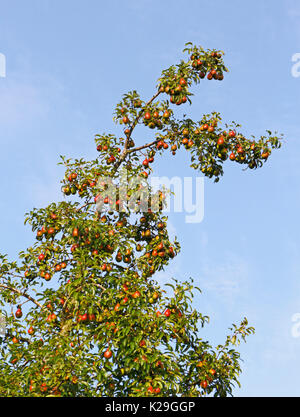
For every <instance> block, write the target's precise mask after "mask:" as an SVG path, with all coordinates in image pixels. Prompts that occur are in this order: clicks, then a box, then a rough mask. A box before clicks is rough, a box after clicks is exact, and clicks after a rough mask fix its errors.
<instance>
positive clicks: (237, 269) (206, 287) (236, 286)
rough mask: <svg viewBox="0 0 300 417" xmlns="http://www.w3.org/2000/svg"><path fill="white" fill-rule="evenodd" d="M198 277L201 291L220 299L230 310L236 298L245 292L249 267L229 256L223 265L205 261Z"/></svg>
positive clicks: (240, 260)
mask: <svg viewBox="0 0 300 417" xmlns="http://www.w3.org/2000/svg"><path fill="white" fill-rule="evenodd" d="M199 276H200V287H201V288H202V290H203V291H204V292H205V293H211V294H213V295H214V296H215V297H217V298H221V299H222V303H223V304H224V303H225V304H226V305H227V307H230V308H231V307H232V306H234V305H235V302H236V300H237V298H238V297H239V296H240V295H241V294H246V292H247V287H248V277H249V267H248V265H247V263H246V262H245V261H244V260H243V259H240V258H238V257H237V256H236V255H233V254H230V255H228V256H227V260H226V261H225V262H223V263H218V264H216V263H215V262H214V261H212V260H207V261H205V263H204V265H203V266H202V267H200V273H199Z"/></svg>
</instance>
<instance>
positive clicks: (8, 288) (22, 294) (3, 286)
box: [0, 284, 46, 310]
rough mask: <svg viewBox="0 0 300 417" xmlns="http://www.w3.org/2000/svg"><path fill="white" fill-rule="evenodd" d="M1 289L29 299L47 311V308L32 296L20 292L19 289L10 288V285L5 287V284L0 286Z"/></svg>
mask: <svg viewBox="0 0 300 417" xmlns="http://www.w3.org/2000/svg"><path fill="white" fill-rule="evenodd" d="M0 288H4V289H6V290H9V291H12V292H15V293H16V294H19V295H21V296H22V297H25V298H27V300H30V301H32V302H33V303H34V304H35V305H37V306H38V307H40V308H41V309H42V310H46V309H45V307H44V306H43V305H42V304H40V303H39V302H38V301H36V300H35V299H34V298H33V297H31V295H29V294H26V293H25V292H22V291H21V290H18V289H17V288H14V287H9V286H8V285H5V284H0Z"/></svg>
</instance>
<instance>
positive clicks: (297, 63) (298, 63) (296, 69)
mask: <svg viewBox="0 0 300 417" xmlns="http://www.w3.org/2000/svg"><path fill="white" fill-rule="evenodd" d="M292 62H294V64H293V65H292V68H291V74H292V76H293V77H294V78H298V77H300V52H296V53H295V54H294V55H292Z"/></svg>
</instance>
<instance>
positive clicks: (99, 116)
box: [0, 0, 300, 396]
mask: <svg viewBox="0 0 300 417" xmlns="http://www.w3.org/2000/svg"><path fill="white" fill-rule="evenodd" d="M0 7H1V8H0V10H1V13H0V53H2V54H5V56H6V61H7V62H6V64H7V67H6V78H0V145H1V153H0V183H1V196H2V197H1V200H0V229H1V233H0V252H2V253H8V254H9V256H10V258H11V259H13V258H14V257H15V256H16V254H17V253H18V252H19V251H20V250H22V249H24V248H25V247H27V246H29V245H30V244H31V243H32V241H33V239H32V238H33V236H32V234H31V232H30V230H29V228H25V227H24V226H23V221H24V213H25V212H26V211H29V210H30V209H31V208H32V207H41V206H44V205H46V204H48V203H50V202H51V201H53V200H60V199H61V196H60V184H59V181H60V178H61V177H62V174H63V172H62V168H61V167H58V166H57V162H58V161H59V155H68V156H71V157H77V156H84V157H86V158H92V157H94V155H95V146H94V142H93V136H94V134H96V133H103V132H110V131H113V132H115V133H117V134H121V130H120V128H119V127H116V126H114V124H113V121H112V113H113V108H114V106H115V105H116V104H117V103H118V101H119V100H120V98H121V96H122V94H123V93H125V92H126V91H129V90H132V89H136V90H138V91H139V92H140V93H141V95H142V96H143V97H144V98H147V97H150V96H151V95H152V93H153V91H154V87H155V85H156V80H157V78H158V77H159V75H160V71H161V70H162V69H164V68H167V67H168V66H170V65H171V64H173V63H176V62H177V61H178V60H179V59H181V57H182V54H181V51H182V49H183V47H184V44H185V42H188V41H191V42H193V43H196V44H200V45H202V46H203V47H205V48H217V49H222V50H224V52H225V54H226V55H225V62H226V64H227V66H228V67H229V70H230V72H229V73H228V74H227V75H226V77H225V79H224V81H223V82H222V83H213V82H211V83H209V82H203V83H201V86H199V87H197V89H194V92H195V93H196V92H197V95H196V96H195V98H194V101H193V106H192V107H188V106H186V107H185V109H184V111H185V112H188V114H190V116H191V117H193V118H195V119H200V118H201V115H202V114H203V113H209V112H211V111H214V110H216V111H219V112H220V113H221V114H222V117H223V121H224V122H226V121H227V122H231V121H232V120H235V121H237V122H239V123H241V124H242V126H243V131H244V132H245V134H255V135H260V134H263V133H264V131H265V129H270V130H273V131H274V130H277V131H278V132H280V133H284V134H285V142H284V146H283V148H282V149H281V150H279V151H276V152H274V154H272V158H270V160H269V161H268V162H267V164H266V165H265V166H264V167H263V168H262V169H261V170H257V171H255V172H252V171H251V172H248V171H246V172H243V171H242V169H241V167H240V166H238V165H236V166H232V164H231V165H230V164H226V165H225V175H224V177H223V178H222V180H221V181H220V182H219V183H218V184H214V183H212V182H210V181H209V180H205V216H204V220H203V222H201V223H199V224H186V223H185V222H184V215H183V214H174V213H173V214H171V215H170V227H171V230H172V232H173V233H174V234H176V235H177V237H178V239H179V240H180V242H181V245H182V252H181V254H180V255H179V256H178V257H177V258H176V260H174V262H173V264H171V265H170V266H169V268H168V269H167V271H166V275H165V276H164V277H160V279H161V280H162V281H164V280H165V281H166V280H167V279H169V278H170V277H171V276H176V277H177V278H180V279H184V278H188V277H189V276H193V277H194V279H195V282H196V283H197V285H199V286H200V287H201V288H202V290H203V293H202V295H201V296H200V297H197V306H198V307H199V309H201V311H202V312H203V313H205V314H208V315H209V316H210V318H211V322H210V324H209V325H208V326H207V328H205V329H204V330H203V337H204V338H206V337H207V338H209V339H210V340H211V341H212V342H213V343H215V344H217V343H220V342H222V341H223V340H224V338H225V335H226V332H227V328H228V327H229V326H230V325H231V323H233V322H238V321H239V320H241V319H242V318H243V317H244V316H247V318H248V320H249V323H250V324H251V325H253V326H254V327H255V328H256V334H255V335H254V336H251V337H250V338H249V340H248V343H247V344H246V345H241V348H240V351H241V354H242V357H243V359H244V363H243V374H242V376H241V383H242V388H241V389H236V390H235V395H238V396H299V394H300V386H299V377H298V375H299V371H300V360H299V357H300V355H299V354H300V337H299V338H297V337H293V336H292V326H293V323H292V316H293V315H294V314H295V313H297V312H300V280H299V275H300V259H299V252H300V239H299V211H300V188H299V178H300V151H299V139H300V126H299V122H298V120H299V109H300V78H295V77H293V76H292V74H291V68H292V65H293V63H292V56H293V54H295V53H297V52H300V29H299V28H300V25H299V23H300V4H299V2H297V1H296V0H295V1H292V0H278V1H276V2H271V1H268V0H260V1H258V0H256V1H252V2H241V1H237V0H228V1H226V2H225V1H221V0H210V2H207V1H202V0H198V1H196V0H188V1H186V2H184V3H183V2H181V1H178V0H173V1H169V0H164V1H163V2H159V1H158V0H152V1H150V0H127V1H125V2H124V1H123V2H121V1H119V0H114V1H110V2H104V1H96V0H88V1H79V0H72V1H71V0H63V1H58V0H51V1H50V0H27V1H26V2H24V1H21V0H11V1H10V2H6V1H0ZM181 107H182V106H181ZM180 111H182V110H181V109H180ZM180 111H179V113H180ZM147 135H148V136H147ZM149 135H150V134H149V133H147V134H146V136H145V138H144V137H142V138H140V139H138V140H140V141H141V143H142V141H144V139H148V138H151V136H149ZM173 161H174V160H173V159H171V158H169V157H166V158H164V159H162V160H161V161H159V162H157V163H156V165H155V168H156V173H157V174H158V175H167V176H169V177H170V178H171V177H172V176H175V175H180V176H194V177H195V176H196V175H197V173H196V172H195V171H193V170H192V169H191V168H189V165H188V158H187V157H186V156H185V155H184V154H181V155H180V156H179V157H178V159H177V160H176V164H175V163H174V162H173Z"/></svg>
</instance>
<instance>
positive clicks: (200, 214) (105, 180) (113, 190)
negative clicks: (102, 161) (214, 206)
mask: <svg viewBox="0 0 300 417" xmlns="http://www.w3.org/2000/svg"><path fill="white" fill-rule="evenodd" d="M97 188H98V190H99V193H98V194H97V196H96V197H95V202H96V208H97V211H98V212H103V211H104V210H116V211H119V212H125V211H128V210H130V211H131V212H138V211H139V212H146V211H149V210H151V211H152V212H158V211H162V212H163V213H170V212H174V213H185V222H186V223H200V222H202V220H203V218H204V177H196V178H192V177H183V178H181V177H177V176H176V177H173V178H168V177H155V176H153V177H151V178H150V179H149V180H147V179H146V178H144V177H142V176H140V175H132V174H131V173H130V172H128V171H127V170H126V169H125V168H123V169H122V170H121V171H120V175H119V176H118V179H117V180H116V181H115V182H114V181H113V180H112V178H110V177H99V178H98V181H97Z"/></svg>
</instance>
